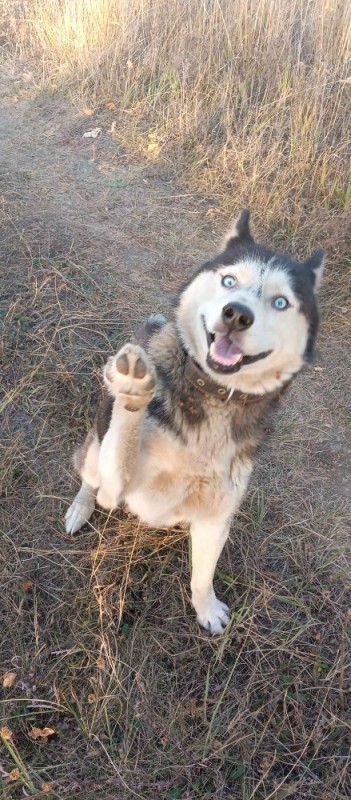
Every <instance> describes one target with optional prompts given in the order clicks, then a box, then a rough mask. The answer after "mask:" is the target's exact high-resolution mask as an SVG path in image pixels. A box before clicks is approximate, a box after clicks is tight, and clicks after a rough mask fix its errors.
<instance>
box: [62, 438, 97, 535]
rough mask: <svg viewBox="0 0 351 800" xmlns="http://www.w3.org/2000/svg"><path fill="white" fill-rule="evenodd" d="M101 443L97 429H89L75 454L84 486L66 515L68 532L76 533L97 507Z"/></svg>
mask: <svg viewBox="0 0 351 800" xmlns="http://www.w3.org/2000/svg"><path fill="white" fill-rule="evenodd" d="M99 450H100V443H99V439H98V435H97V432H96V430H95V429H94V428H93V429H92V430H91V431H89V433H88V435H87V438H86V440H85V442H84V444H83V445H82V447H79V448H78V450H77V451H76V453H75V455H74V464H75V467H76V470H77V472H78V473H79V475H80V477H81V479H82V486H81V488H80V490H79V492H78V494H77V495H76V496H75V498H74V500H73V503H72V505H70V507H69V509H68V511H67V514H66V517H65V527H66V531H67V533H76V532H77V531H79V530H80V528H82V527H83V525H85V523H86V522H88V520H89V519H90V517H91V515H92V513H93V511H94V508H95V497H96V492H97V489H98V487H99V474H98V460H99Z"/></svg>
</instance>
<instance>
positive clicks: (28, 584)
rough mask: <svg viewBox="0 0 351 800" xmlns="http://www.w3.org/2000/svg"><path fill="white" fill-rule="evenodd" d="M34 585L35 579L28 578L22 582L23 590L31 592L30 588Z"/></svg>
mask: <svg viewBox="0 0 351 800" xmlns="http://www.w3.org/2000/svg"><path fill="white" fill-rule="evenodd" d="M32 586H33V581H31V579H30V578H27V579H26V580H25V581H23V583H21V589H22V591H23V592H29V589H31V588H32Z"/></svg>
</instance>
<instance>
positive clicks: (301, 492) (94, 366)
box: [0, 71, 351, 800]
mask: <svg viewBox="0 0 351 800" xmlns="http://www.w3.org/2000/svg"><path fill="white" fill-rule="evenodd" d="M0 102H1V116H0V197H1V203H2V206H1V221H2V267H1V274H2V278H1V295H2V306H3V313H2V316H3V321H4V334H5V336H4V352H3V356H4V357H3V370H4V371H3V383H4V388H5V394H4V402H3V415H2V430H3V436H2V444H1V448H2V449H1V454H0V458H1V467H2V473H3V506H2V523H1V524H2V530H3V531H5V536H4V548H3V558H4V561H3V572H4V585H5V590H4V596H3V601H4V617H3V621H4V624H3V634H2V636H3V642H2V645H1V650H2V657H3V664H4V671H11V670H13V671H15V672H16V682H15V684H14V687H13V689H12V690H11V691H10V693H7V694H6V700H7V701H8V703H7V705H6V708H5V723H6V725H8V727H9V728H10V729H11V730H12V731H13V732H14V737H15V744H16V747H17V748H18V751H19V752H20V753H21V756H22V757H23V759H24V763H25V765H26V767H27V768H28V769H29V771H30V775H31V776H32V777H31V779H32V780H33V781H34V784H35V786H36V787H38V786H40V781H44V780H45V781H46V782H48V783H50V785H51V787H52V793H53V796H55V797H62V796H69V797H70V798H84V800H95V799H96V798H111V800H112V798H114V800H117V798H118V800H119V799H120V800H129V798H132V797H142V798H150V800H151V798H152V800H154V798H155V797H156V796H157V797H158V798H165V800H176V798H178V797H179V798H198V797H208V798H210V797H211V798H221V800H223V799H224V798H227V797H228V798H229V797H230V798H231V800H233V798H242V797H243V796H245V797H249V796H250V797H251V796H253V795H251V794H250V792H251V790H253V787H254V786H256V785H257V784H258V783H260V781H262V774H263V773H262V769H263V767H262V763H263V760H264V758H265V757H266V759H267V752H268V753H272V752H276V754H277V753H278V751H279V748H278V750H277V747H276V745H277V742H278V743H279V742H280V741H283V745H282V748H283V749H282V754H281V756H279V754H278V755H276V756H275V761H274V766H273V761H272V770H273V772H272V775H270V776H269V777H268V778H267V781H266V783H265V784H264V785H265V786H266V792H267V793H269V792H270V791H273V789H274V787H275V786H279V785H284V781H285V780H286V781H288V785H291V786H293V784H294V782H295V783H296V787H295V790H294V793H293V789H292V790H291V792H289V796H291V797H293V798H305V800H306V798H310V797H311V798H312V797H313V798H316V797H322V794H321V792H322V789H324V788H325V787H327V788H328V787H329V791H330V794H328V798H330V800H331V799H332V798H333V800H334V799H335V800H336V798H339V797H340V798H341V797H344V796H345V795H344V794H342V793H338V792H339V789H340V786H341V784H342V786H344V783H343V776H344V771H345V769H346V766H347V765H346V761H345V760H344V761H343V760H342V759H343V758H344V755H343V754H345V752H346V750H345V749H344V747H346V745H344V741H345V742H346V741H347V739H346V738H345V739H344V738H343V737H344V736H345V737H347V736H348V735H349V734H348V728H347V724H346V722H345V726H344V720H346V716H345V715H346V711H345V708H344V706H343V701H342V700H340V692H341V690H342V689H343V685H344V682H345V681H346V677H345V676H344V672H343V659H344V652H345V641H344V644H342V643H340V642H341V641H342V639H341V638H340V637H342V635H343V634H342V631H343V630H344V628H343V624H344V623H343V620H344V616H343V614H344V613H346V610H347V608H348V607H349V603H350V596H349V594H348V584H347V553H346V549H347V541H348V534H349V530H350V521H351V511H350V505H349V500H350V464H351V436H350V422H351V400H350V397H351V394H350V378H349V375H350V344H349V338H348V335H349V332H350V328H349V327H347V326H349V316H348V315H345V308H344V305H343V303H344V301H343V299H342V298H341V299H338V298H337V297H336V296H335V295H333V293H332V292H331V291H330V289H328V292H327V294H326V297H325V306H326V308H327V309H330V308H331V309H332V310H331V311H328V314H329V317H328V320H327V322H326V323H325V325H324V327H323V329H322V332H321V336H320V355H319V360H318V362H317V364H316V366H315V367H312V368H311V369H309V370H308V371H306V373H305V374H304V376H302V377H301V378H300V380H299V381H297V382H296V385H294V387H293V389H292V391H291V394H290V398H289V400H288V403H287V404H286V405H285V406H284V408H283V409H282V410H281V413H280V414H279V415H278V419H277V423H276V431H275V433H274V436H272V437H269V436H267V440H266V442H265V445H264V447H263V449H262V452H261V455H260V459H259V464H258V467H257V470H256V473H255V476H254V478H253V481H252V486H251V491H250V494H249V497H248V500H247V502H246V504H245V507H244V509H243V512H242V514H241V516H240V518H239V521H238V525H237V527H236V534H235V537H234V536H233V543H232V544H231V545H230V546H229V547H228V548H227V551H226V553H225V554H224V556H223V559H222V568H221V571H220V573H219V576H218V580H219V581H220V582H222V590H223V591H224V590H225V592H226V593H227V597H228V602H230V605H231V606H232V607H233V608H234V611H235V615H236V616H235V623H234V624H233V628H232V630H231V633H229V634H228V637H227V639H226V640H225V641H224V642H223V641H222V642H221V643H216V642H214V641H209V640H208V638H207V637H206V636H205V634H203V633H201V632H199V631H198V629H197V627H196V624H195V621H194V619H193V617H192V614H191V612H190V609H189V602H188V596H187V593H188V578H187V575H188V564H187V560H188V555H187V544H186V541H185V540H183V541H181V542H179V539H181V535H180V534H179V532H173V533H172V532H171V533H168V534H164V535H163V537H162V535H161V534H160V533H157V532H154V531H151V532H144V531H142V529H141V528H140V526H138V525H137V523H136V522H135V521H134V520H132V519H131V518H129V517H128V515H126V514H125V513H124V512H121V513H120V514H119V515H117V516H115V517H112V518H107V517H105V518H104V517H103V516H101V517H100V518H98V517H96V520H95V524H96V528H95V529H91V530H90V532H88V533H86V534H85V535H84V536H80V537H78V538H77V539H75V540H73V541H72V540H71V539H69V537H67V536H66V535H65V534H64V531H63V527H62V518H63V515H64V511H65V508H66V503H67V500H69V499H70V498H71V496H72V491H73V489H72V477H71V467H70V452H71V448H72V444H73V442H75V441H77V440H78V439H80V438H81V437H82V436H83V434H84V432H85V430H86V427H87V425H88V424H89V422H90V421H91V419H92V418H93V414H94V403H95V399H96V386H97V382H98V375H99V370H100V366H101V364H102V362H103V360H104V359H105V358H106V354H108V353H110V352H111V351H113V350H115V349H116V347H117V346H118V343H119V341H120V340H123V339H125V338H126V337H127V335H128V333H129V332H131V331H132V330H133V328H134V327H135V324H136V323H137V322H138V321H139V320H141V319H143V318H144V317H145V315H146V314H147V313H149V312H151V311H154V310H160V309H164V307H165V306H166V308H167V306H168V303H169V295H170V292H171V291H172V290H174V289H175V288H176V287H177V285H178V284H179V283H180V281H181V280H183V279H184V278H185V277H186V276H187V275H188V274H189V270H190V269H191V267H192V266H193V265H195V264H196V263H198V262H199V261H200V260H201V259H203V258H205V257H207V256H208V254H209V253H213V252H214V248H215V245H214V242H215V240H216V238H217V240H218V239H220V236H221V233H222V230H220V225H219V222H215V223H212V215H211V214H209V213H208V211H209V209H211V206H212V204H211V202H210V200H209V199H207V200H206V199H205V198H202V197H199V196H191V194H190V193H186V192H185V191H184V190H181V189H180V188H179V186H177V183H176V181H175V179H174V177H172V176H171V177H170V176H169V174H167V173H166V172H165V170H161V168H160V167H159V165H158V164H157V162H156V161H155V162H152V161H150V160H148V159H147V158H146V157H142V156H140V157H138V156H136V155H135V154H134V153H132V152H128V148H127V147H126V146H125V145H124V146H122V145H121V144H120V142H119V139H118V125H117V129H116V130H117V133H111V132H109V129H110V128H111V123H112V122H113V119H114V113H113V112H109V111H106V110H103V111H101V113H97V114H96V115H95V116H94V117H93V118H92V119H90V118H88V117H87V116H85V115H84V114H83V113H82V112H81V111H80V110H75V109H74V108H72V107H71V106H70V104H69V103H68V102H67V101H66V100H64V99H63V98H62V97H60V96H58V95H56V96H48V95H45V94H43V93H40V92H38V91H37V90H36V88H35V87H34V86H33V84H32V83H31V81H30V80H29V81H28V80H26V79H25V77H24V75H23V71H19V72H18V74H12V75H11V74H7V75H5V76H3V79H2V84H1V86H0ZM95 126H100V127H101V128H102V130H103V133H102V135H101V136H100V138H99V139H98V140H97V141H96V143H95V144H94V143H93V144H92V143H91V140H85V139H83V138H82V134H83V132H84V131H86V130H89V129H91V128H93V127H95ZM226 224H227V222H225V225H226ZM217 228H218V229H217ZM343 315H344V316H343ZM343 319H344V321H345V326H344V328H342V326H341V323H342V320H343ZM340 331H342V335H340ZM347 332H348V335H346V334H347ZM330 365H332V367H331V366H330ZM347 370H348V376H347ZM347 382H348V386H347V385H346V384H347ZM345 398H346V399H345ZM139 533H141V534H142V535H141V536H139ZM166 545H167V547H166ZM150 554H152V555H150ZM223 591H222V594H223ZM284 604H285V605H284ZM185 612H189V613H185ZM242 620H244V622H242ZM245 620H246V621H245ZM117 622H120V626H119V627H118V625H117V624H116V623H117ZM297 631H298V632H297ZM245 637H246V638H245ZM247 642H248V643H249V644H247ZM250 642H254V643H255V644H254V647H253V648H252V647H251V644H250ZM296 642H297V643H298V644H296ZM342 648H344V649H343V650H342ZM238 649H239V650H240V652H241V654H242V658H241V660H240V665H241V666H239V667H238V671H237V672H236V673H235V680H234V677H233V676H234V672H233V673H231V672H230V670H232V669H233V652H238ZM258 652H259V653H260V659H262V661H261V660H260V659H259V660H257V653H258ZM306 654H307V655H306ZM317 662H318V664H319V665H320V666H319V667H318V668H317V667H316V664H317ZM262 663H264V664H265V667H264V669H265V673H264V676H263V674H262V672H261V666H260V664H262ZM318 669H319V672H318ZM315 670H317V672H315ZM302 674H305V679H304V681H305V683H306V685H308V686H310V685H312V683H313V681H314V682H315V683H314V685H315V687H316V693H315V695H313V696H312V694H311V696H310V695H308V698H307V700H306V696H307V695H306V692H305V695H304V698H305V699H304V700H301V703H302V705H304V707H305V710H306V719H304V722H303V723H301V717H299V713H300V712H299V711H298V708H299V702H300V701H299V697H298V693H299V691H300V689H301V677H299V676H301V675H302ZM230 675H232V678H230ZM306 675H307V677H306ZM320 675H322V679H323V680H324V681H327V683H328V681H329V683H328V687H330V692H331V695H330V696H329V694H328V691H329V689H328V691H327V693H325V689H323V686H325V685H326V684H323V685H322V689H321V688H320V685H319V684H320V679H319V676H320ZM263 677H265V679H266V683H265V681H264V680H263ZM323 680H322V682H323ZM284 681H285V683H284ZM289 681H290V682H289ZM299 681H300V683H299ZM205 686H206V687H207V688H206V690H205V688H204V687H205ZM272 686H274V687H275V689H276V694H274V692H272ZM291 686H293V687H295V688H294V692H295V694H294V695H293V694H291V697H290V700H289V702H291V707H293V706H294V703H295V705H296V709H297V710H296V709H295V711H294V714H295V716H294V715H293V711H291V716H290V719H289V724H288V725H287V723H286V708H285V706H284V705H281V702H282V701H281V700H280V699H279V698H278V695H279V691H281V692H282V693H283V694H284V692H285V695H286V692H287V687H291ZM238 687H241V689H240V691H239V689H238ZM289 691H290V689H289ZM309 691H310V690H309V689H308V690H307V694H308V692H309ZM11 692H12V693H11ZM204 692H205V699H204ZM333 692H334V694H333ZM283 694H282V696H283ZM273 695H274V696H273ZM258 696H259V697H260V701H259V703H258V704H257V697H258ZM218 698H220V705H219V706H218ZM274 698H275V699H274ZM277 698H278V699H277ZM338 698H339V699H338ZM284 702H285V701H284ZM260 703H261V705H260ZM270 703H273V705H274V704H276V706H275V708H276V711H275V713H274V714H273V711H272V708H273V706H272V707H271V706H270V705H269V704H270ZM216 704H217V705H216ZM262 709H263V710H262ZM267 709H268V710H267ZM284 709H285V710H284ZM295 712H296V713H295ZM322 712H323V713H322ZM266 713H267V715H268V716H265V714H266ZM289 713H290V712H289ZM6 714H8V716H6ZM333 714H334V717H333ZM333 719H334V723H333V725H334V727H337V726H338V727H337V731H336V733H334V739H333V745H332V747H333V748H334V750H333V754H334V755H333V758H334V757H335V759H336V761H337V756H335V750H336V751H337V754H339V751H340V754H341V755H340V762H339V761H337V764H338V767H337V769H338V770H339V772H337V771H336V772H334V767H333V768H332V767H330V765H329V761H328V762H327V763H328V765H329V766H328V767H327V772H326V776H327V777H326V776H325V774H324V772H323V769H322V767H320V765H319V762H318V759H317V762H316V765H315V764H314V761H313V756H312V755H311V750H310V749H309V748H310V745H311V746H312V744H311V743H313V742H314V743H315V745H316V747H317V753H318V752H319V750H318V747H319V748H320V752H321V753H322V750H323V747H322V743H321V742H322V740H323V741H324V738H323V737H324V735H325V736H327V733H326V731H329V728H328V725H330V726H331V727H330V730H331V731H333V730H334V727H333V725H332V720H333ZM247 720H249V722H248V721H247ZM335 720H336V721H335ZM234 721H235V726H234V727H233V725H234ZM33 725H34V726H39V727H44V726H45V725H49V726H50V727H52V728H53V729H54V730H55V734H53V735H51V736H50V737H49V741H48V742H47V743H46V744H45V745H44V744H43V745H38V744H37V742H35V741H33V738H31V736H30V731H31V729H32V726H33ZM303 726H305V728H304V731H305V733H304V734H303V736H302V734H301V731H302V729H303ZM323 726H324V727H323ZM343 726H344V727H343ZM282 731H283V733H282ZM234 734H235V735H234ZM328 735H329V733H328ZM284 736H285V739H284ZM318 736H320V738H319V739H318ZM289 737H290V738H289ZM291 737H292V738H291ZM304 737H305V738H304ZM306 737H307V738H306ZM316 737H317V738H316ZM238 742H240V744H238ZM306 742H307V744H306ZM318 742H319V743H320V744H318ZM316 743H317V744H316ZM290 745H291V750H290ZM328 746H329V745H328ZM233 748H234V749H233ZM284 748H285V749H284ZM279 752H280V751H279ZM323 752H324V751H323ZM328 752H329V751H328V749H327V755H328ZM322 754H323V753H322ZM338 757H339V756H338ZM333 763H334V762H333ZM240 765H241V766H240ZM260 765H261V766H260ZM10 768H11V760H10V761H9V765H8V769H10ZM335 769H336V768H335ZM268 772H269V770H268ZM345 774H346V773H345ZM243 775H244V778H242V776H243ZM230 776H231V777H230ZM245 776H248V778H247V780H248V784H247V786H248V787H249V788H247V789H245V791H247V793H246V794H245V793H243V792H244V788H243V785H242V783H241V780H246V778H245ZM265 780H266V779H265ZM281 782H283V783H281ZM245 785H246V784H245ZM6 786H7V788H6V787H5V795H4V796H5V797H7V798H17V797H22V796H23V795H22V793H21V788H20V786H15V787H12V785H11V786H10V784H8V783H6ZM294 786H295V784H294ZM294 786H293V788H294ZM206 787H207V788H206ZM250 787H251V788H250ZM338 787H339V788H338ZM319 790H320V794H318V791H319ZM6 792H7V793H6ZM340 792H341V789H340ZM258 796H260V797H261V795H257V797H258ZM265 796H267V795H265ZM269 796H270V797H271V796H273V795H271V794H270V795H269ZM279 796H281V797H283V795H279ZM284 796H288V795H287V794H286V795H284ZM323 796H326V795H323ZM277 797H278V795H277Z"/></svg>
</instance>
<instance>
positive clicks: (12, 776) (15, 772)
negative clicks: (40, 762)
mask: <svg viewBox="0 0 351 800" xmlns="http://www.w3.org/2000/svg"><path fill="white" fill-rule="evenodd" d="M19 777H20V771H19V769H17V767H15V769H12V770H11V772H10V773H9V778H10V781H18V779H19Z"/></svg>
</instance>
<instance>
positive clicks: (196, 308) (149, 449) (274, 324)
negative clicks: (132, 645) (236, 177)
mask: <svg viewBox="0 0 351 800" xmlns="http://www.w3.org/2000/svg"><path fill="white" fill-rule="evenodd" d="M323 265H324V252H323V251H319V252H317V253H316V254H315V255H314V256H312V257H311V258H310V259H308V260H307V261H306V262H304V263H299V262H297V261H295V260H293V259H291V258H289V257H287V256H282V255H278V254H275V253H273V252H272V251H271V250H269V249H268V248H266V247H263V246H261V245H258V244H257V243H256V242H255V241H254V239H253V237H252V234H251V232H250V229H249V212H248V211H243V212H241V214H240V215H239V218H238V219H237V221H236V223H235V225H234V227H233V229H232V230H231V232H230V233H229V235H228V236H227V238H226V240H225V243H224V248H223V250H222V252H221V253H220V254H219V255H218V256H216V257H215V258H214V259H213V260H211V261H208V262H207V263H205V264H204V265H202V266H201V267H200V268H199V269H198V270H197V271H196V272H195V274H194V275H193V276H192V277H191V279H190V280H189V281H188V282H187V284H186V285H184V286H183V287H182V288H181V290H180V292H179V297H178V300H177V303H176V306H175V312H174V319H173V320H172V321H171V322H166V320H165V319H164V318H163V317H159V316H154V317H152V318H150V320H149V321H148V323H146V326H145V328H144V330H143V331H142V333H141V338H140V337H139V343H136V344H134V343H133V344H132V343H130V344H129V343H128V344H126V345H125V346H124V347H122V349H121V350H120V351H119V352H118V353H117V355H116V356H113V357H111V358H109V359H108V362H107V364H106V366H105V368H104V381H105V384H106V387H107V395H106V397H105V399H104V400H103V402H102V404H101V406H100V409H99V412H98V415H97V419H96V422H95V424H94V426H93V428H92V429H91V431H90V432H89V433H88V436H87V438H86V440H85V443H84V445H83V446H82V447H80V448H79V449H78V450H77V452H76V454H75V465H76V468H77V470H78V472H79V474H80V477H81V479H82V486H81V489H80V490H79V492H78V494H77V496H76V498H75V500H74V501H73V503H72V505H71V506H70V508H69V509H68V512H67V515H66V530H67V531H68V532H70V533H74V532H76V531H78V530H79V529H80V528H81V527H82V526H83V525H84V524H85V523H86V522H87V521H88V520H89V518H90V516H91V514H92V513H93V510H94V508H95V500H97V502H98V504H99V505H101V506H102V507H103V508H106V509H113V508H116V507H117V506H118V505H119V504H120V503H121V502H122V501H125V502H126V504H127V506H128V508H129V509H130V510H131V511H132V512H133V513H135V514H137V515H138V516H139V518H140V519H141V520H142V521H143V522H145V523H147V524H149V525H151V526H162V527H163V526H172V525H175V524H176V523H179V522H182V523H188V524H189V526H190V534H191V539H192V577H191V590H192V603H193V606H194V608H195V610H196V613H197V619H198V621H199V623H200V624H201V625H202V626H203V627H205V628H206V629H208V630H210V631H211V632H212V633H221V632H222V631H223V629H224V627H225V625H226V624H227V622H228V620H229V616H228V608H227V606H226V605H225V604H224V603H223V602H221V601H220V600H219V599H218V598H217V597H216V595H215V593H214V590H213V575H214V571H215V567H216V563H217V560H218V558H219V555H220V553H221V551H222V548H223V546H224V543H225V541H226V539H227V536H228V532H229V529H230V524H231V521H232V519H233V515H234V514H235V512H236V511H237V509H238V507H239V506H240V503H241V501H242V499H243V496H244V493H245V491H246V487H247V484H248V480H249V477H250V473H251V470H252V456H253V454H254V451H255V449H256V447H257V444H258V442H259V439H260V432H261V429H262V424H263V420H264V418H265V415H266V413H267V412H268V410H269V409H270V407H271V406H272V404H273V403H274V402H275V401H276V399H277V397H278V396H279V394H280V392H281V391H282V390H283V389H284V388H285V387H286V386H287V385H288V384H289V382H290V381H291V379H292V378H293V376H294V375H296V373H298V372H299V370H300V369H301V367H302V365H303V363H304V361H305V360H306V359H309V358H310V357H311V355H312V352H313V346H314V341H315V336H316V332H317V327H318V310H317V305H316V299H315V294H316V290H317V288H318V286H319V283H320V279H321V275H322V271H323ZM141 345H143V346H141ZM199 376H200V377H199ZM201 376H203V377H201ZM223 398H225V399H223Z"/></svg>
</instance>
